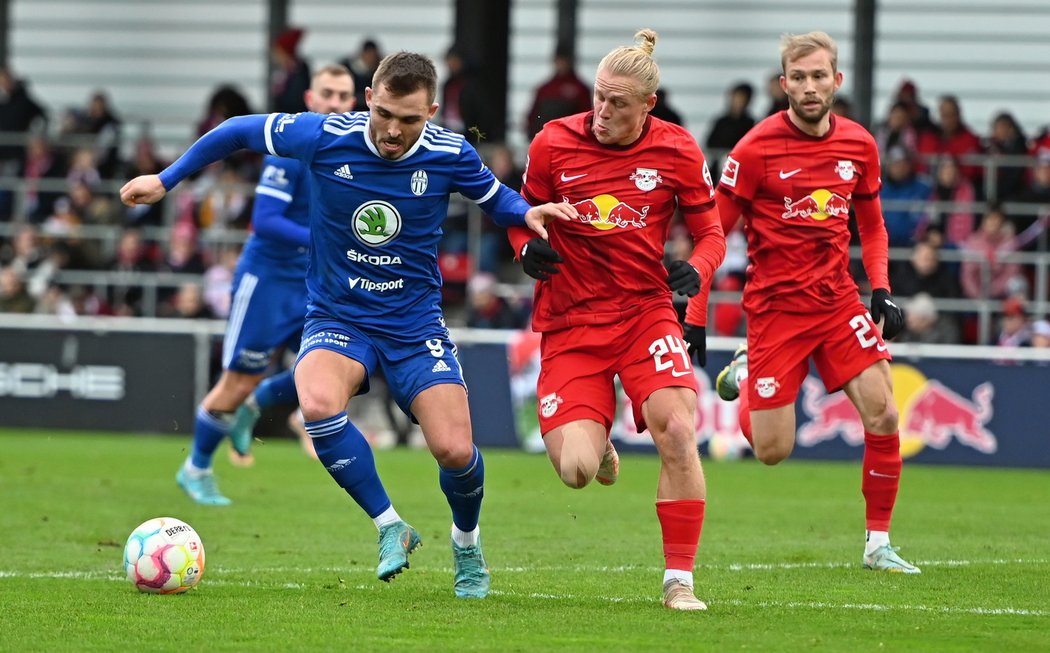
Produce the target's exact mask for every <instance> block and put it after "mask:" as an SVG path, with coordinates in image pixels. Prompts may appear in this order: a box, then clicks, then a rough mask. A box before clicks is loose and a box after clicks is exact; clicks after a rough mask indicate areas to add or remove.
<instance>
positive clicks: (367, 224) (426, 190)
mask: <svg viewBox="0 0 1050 653" xmlns="http://www.w3.org/2000/svg"><path fill="white" fill-rule="evenodd" d="M368 121H369V114H368V113H367V112H358V113H345V114H335V115H324V114H317V113H300V114H280V113H278V114H271V115H270V116H269V117H268V118H267V120H266V123H265V127H264V129H265V141H266V149H267V150H269V152H270V154H273V155H276V156H281V157H290V158H295V159H298V160H299V161H300V162H302V163H303V165H304V166H306V167H307V168H308V170H309V177H310V182H309V185H310V200H309V203H310V272H309V274H308V276H307V287H308V290H309V297H310V301H309V309H308V313H307V316H308V318H321V319H324V318H334V319H338V320H341V321H343V322H346V323H349V324H352V325H354V326H355V327H357V328H360V329H363V330H366V331H368V330H382V331H384V332H394V333H399V334H401V335H403V336H412V335H413V334H414V333H415V332H416V331H417V330H418V329H419V325H420V324H432V323H433V320H434V317H435V315H440V310H441V309H440V298H441V295H440V289H441V283H442V281H441V275H440V273H439V271H438V261H437V250H438V243H439V242H440V240H441V234H442V230H441V225H442V223H443V222H444V220H445V217H446V214H447V211H448V202H449V194H450V193H454V192H459V193H461V194H462V195H463V196H464V197H466V198H467V199H470V200H472V201H474V202H477V203H479V204H481V203H485V207H486V208H488V207H489V206H490V203H489V200H493V199H494V198H496V197H497V195H498V196H499V201H498V203H499V204H500V205H501V206H500V208H501V209H502V208H507V209H513V211H514V212H518V211H520V212H518V213H516V214H514V215H513V216H512V218H511V219H510V220H504V222H511V223H514V224H524V221H523V215H524V210H525V209H527V208H528V206H527V205H525V204H524V203H523V202H522V203H521V204H513V203H512V202H511V200H510V199H509V198H507V197H506V195H507V194H508V193H507V191H508V189H506V187H504V186H503V185H502V184H500V183H499V181H498V180H497V179H496V178H495V176H494V175H493V174H492V172H491V171H490V170H489V169H488V168H487V167H486V166H485V165H484V164H483V163H482V162H481V158H480V157H479V156H478V153H477V151H476V150H475V149H474V148H473V147H472V146H471V145H470V144H469V143H468V142H467V141H466V140H465V139H464V138H463V137H462V136H460V135H459V134H456V133H454V132H451V131H448V130H446V129H444V128H441V127H438V126H436V125H434V124H432V123H427V124H426V125H425V127H424V129H423V132H422V134H421V135H420V137H419V139H418V140H417V141H416V143H415V144H414V145H413V146H412V147H411V149H409V150H408V151H407V152H406V153H405V154H404V155H403V156H402V157H400V158H399V159H397V160H388V159H384V158H382V157H381V156H380V155H379V153H378V151H377V150H376V148H375V145H374V144H373V143H372V141H371V139H370V138H369V137H368ZM517 200H520V198H515V201H517ZM503 213H504V214H506V213H507V211H503ZM505 217H506V215H504V218H505Z"/></svg>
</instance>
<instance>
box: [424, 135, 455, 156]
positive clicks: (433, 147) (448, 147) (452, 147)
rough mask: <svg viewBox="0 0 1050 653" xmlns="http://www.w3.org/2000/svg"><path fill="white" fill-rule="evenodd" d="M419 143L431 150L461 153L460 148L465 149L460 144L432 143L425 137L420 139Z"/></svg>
mask: <svg viewBox="0 0 1050 653" xmlns="http://www.w3.org/2000/svg"><path fill="white" fill-rule="evenodd" d="M419 144H420V145H422V146H423V147H425V148H427V149H428V150H430V151H431V152H448V153H449V154H459V153H460V150H462V149H463V148H461V147H459V146H458V145H437V144H435V143H431V142H430V141H429V140H427V139H425V138H421V139H419Z"/></svg>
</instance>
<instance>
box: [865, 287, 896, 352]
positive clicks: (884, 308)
mask: <svg viewBox="0 0 1050 653" xmlns="http://www.w3.org/2000/svg"><path fill="white" fill-rule="evenodd" d="M881 318H885V319H886V323H885V324H883V325H882V338H883V340H891V339H893V338H894V337H895V336H896V335H897V334H898V333H900V332H901V329H903V328H904V312H903V311H901V309H900V307H899V306H897V305H896V304H894V303H893V297H890V291H888V290H886V289H885V288H876V289H875V290H873V291H872V292H871V319H872V320H874V321H875V324H878V323H879V319H881Z"/></svg>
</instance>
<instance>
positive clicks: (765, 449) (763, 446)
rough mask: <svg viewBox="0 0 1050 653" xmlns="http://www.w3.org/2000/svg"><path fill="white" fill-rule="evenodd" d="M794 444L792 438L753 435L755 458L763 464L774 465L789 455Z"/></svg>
mask: <svg viewBox="0 0 1050 653" xmlns="http://www.w3.org/2000/svg"><path fill="white" fill-rule="evenodd" d="M793 445H794V440H793V439H790V440H789V439H785V438H769V439H766V438H762V437H760V436H759V435H758V434H755V437H754V446H753V449H754V452H755V458H757V459H758V460H759V462H761V463H762V464H763V465H776V464H777V463H779V462H780V461H782V460H784V459H785V458H787V457H788V456H790V455H791V450H792V448H794V447H793Z"/></svg>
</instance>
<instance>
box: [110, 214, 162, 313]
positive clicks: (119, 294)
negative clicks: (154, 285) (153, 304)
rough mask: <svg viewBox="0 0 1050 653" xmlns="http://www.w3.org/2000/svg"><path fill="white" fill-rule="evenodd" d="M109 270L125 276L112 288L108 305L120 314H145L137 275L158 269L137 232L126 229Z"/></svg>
mask: <svg viewBox="0 0 1050 653" xmlns="http://www.w3.org/2000/svg"><path fill="white" fill-rule="evenodd" d="M108 269H109V270H110V271H112V272H121V273H124V274H123V276H122V277H121V282H120V283H116V284H114V285H113V286H111V287H110V296H109V304H110V306H112V307H113V311H114V312H115V313H116V314H118V315H142V299H143V292H142V286H141V284H140V283H136V281H137V280H136V278H135V277H136V276H137V275H138V274H139V273H142V272H154V271H155V270H156V269H157V268H156V265H155V264H154V263H153V261H152V259H151V258H150V256H149V250H148V249H147V247H146V244H145V243H144V242H143V240H142V234H141V233H140V232H139V230H138V229H130V228H129V229H125V230H124V232H123V233H121V235H120V241H119V242H118V243H117V251H116V254H115V256H114V257H113V260H112V261H111V262H110V264H109V266H108Z"/></svg>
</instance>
